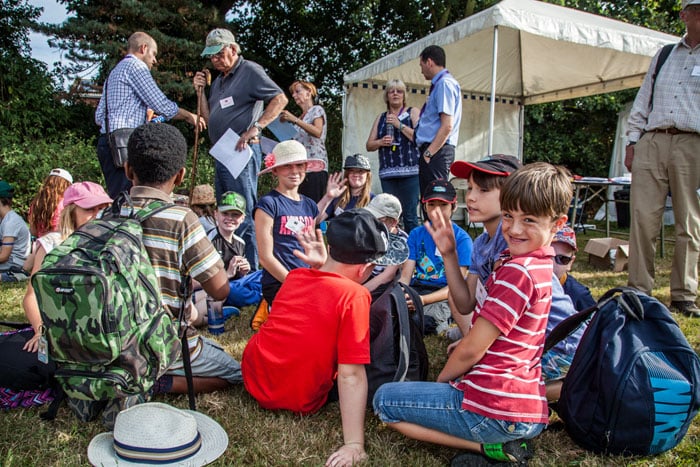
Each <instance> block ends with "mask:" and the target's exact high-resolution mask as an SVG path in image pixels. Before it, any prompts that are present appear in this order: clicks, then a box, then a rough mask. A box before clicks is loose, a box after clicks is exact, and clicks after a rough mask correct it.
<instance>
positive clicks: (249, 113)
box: [193, 29, 287, 269]
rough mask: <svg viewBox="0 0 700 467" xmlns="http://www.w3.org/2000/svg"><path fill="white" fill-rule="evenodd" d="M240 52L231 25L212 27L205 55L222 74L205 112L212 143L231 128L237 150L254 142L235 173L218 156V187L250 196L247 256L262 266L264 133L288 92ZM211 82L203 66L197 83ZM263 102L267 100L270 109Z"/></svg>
mask: <svg viewBox="0 0 700 467" xmlns="http://www.w3.org/2000/svg"><path fill="white" fill-rule="evenodd" d="M240 53H241V48H240V46H239V45H238V44H237V43H236V40H235V39H234V37H233V34H232V33H231V31H229V30H227V29H214V30H212V31H211V32H210V33H209V35H208V36H207V39H206V46H205V48H204V50H203V51H202V56H203V57H207V58H209V59H210V60H211V63H212V65H214V68H216V70H217V71H218V72H219V73H220V75H219V76H218V77H217V78H216V79H215V80H214V82H213V83H212V85H211V89H210V91H209V99H201V100H200V101H201V105H202V106H201V108H200V112H201V115H202V117H203V118H204V120H206V122H207V124H208V125H209V138H210V139H211V142H212V144H215V143H216V142H217V141H218V140H219V138H221V137H222V136H223V134H224V133H226V131H227V130H228V129H229V128H230V129H231V130H233V131H234V132H236V134H238V135H239V136H240V139H239V140H238V144H237V145H236V150H238V151H242V150H244V149H246V147H248V146H250V149H252V151H253V155H252V157H251V158H250V160H249V161H248V164H247V165H246V167H245V168H244V169H243V171H242V172H241V173H240V175H238V177H235V178H234V177H233V175H231V173H230V172H229V171H228V169H226V167H225V166H224V165H223V164H221V163H220V162H219V161H216V170H215V175H214V177H215V178H214V187H215V189H216V198H217V200H218V199H220V198H221V196H222V194H223V193H225V192H227V191H235V192H237V193H240V194H242V195H243V197H244V198H245V201H246V219H245V221H244V222H243V225H242V226H241V228H240V229H239V231H238V235H239V236H240V237H241V238H243V240H244V241H245V243H246V258H248V261H249V262H250V264H251V267H252V268H253V269H256V268H257V265H258V252H257V242H256V240H255V228H254V227H253V216H252V215H251V214H252V209H253V208H254V207H255V205H256V203H257V191H258V175H257V174H258V172H259V171H260V164H261V159H262V149H261V148H260V137H261V135H262V130H263V128H265V127H266V126H267V125H269V124H270V123H271V122H272V121H273V120H274V119H276V118H277V116H278V115H279V114H280V112H281V111H282V109H284V107H285V106H286V105H287V98H286V97H285V95H284V92H283V91H282V89H280V87H279V86H277V84H275V82H274V81H272V79H270V77H269V76H268V75H267V73H265V70H263V68H262V67H261V66H260V65H258V64H257V63H255V62H251V61H249V60H245V59H244V58H243V56H242V55H241V54H240ZM206 82H207V78H206V75H205V74H204V73H203V72H197V73H196V74H195V76H194V80H193V83H194V87H195V89H203V88H204V86H205V85H206ZM259 102H260V103H264V104H265V106H266V107H265V109H264V111H262V108H261V107H260V105H259V104H258V103H259ZM261 111H262V114H260V112H261ZM238 157H240V156H238Z"/></svg>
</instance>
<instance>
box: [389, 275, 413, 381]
mask: <svg viewBox="0 0 700 467" xmlns="http://www.w3.org/2000/svg"><path fill="white" fill-rule="evenodd" d="M389 290H390V294H391V301H392V302H393V303H394V305H395V307H396V316H397V318H398V321H399V361H398V364H397V365H396V373H395V374H394V381H403V380H404V379H405V378H406V373H408V361H409V358H410V354H411V323H410V319H411V318H410V317H409V316H408V305H407V304H406V297H405V296H404V292H403V288H401V286H399V285H398V283H394V284H392V286H391V287H390V288H389Z"/></svg>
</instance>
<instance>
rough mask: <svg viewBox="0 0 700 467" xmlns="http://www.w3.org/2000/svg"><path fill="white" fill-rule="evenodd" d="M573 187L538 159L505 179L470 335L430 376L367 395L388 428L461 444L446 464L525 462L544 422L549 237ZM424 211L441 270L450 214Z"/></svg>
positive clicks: (453, 260) (450, 247)
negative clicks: (496, 238)
mask: <svg viewBox="0 0 700 467" xmlns="http://www.w3.org/2000/svg"><path fill="white" fill-rule="evenodd" d="M572 194H573V191H572V186H571V182H570V175H569V174H568V173H567V172H566V171H565V170H563V169H561V168H557V167H554V166H551V165H549V164H546V163H535V164H530V165H527V166H525V167H523V168H521V169H519V170H517V171H515V172H513V174H511V175H510V176H509V177H508V178H507V179H506V181H505V183H504V185H503V187H502V188H501V193H500V203H501V210H502V212H503V215H502V224H501V230H502V232H503V237H504V238H505V240H506V243H507V244H508V249H507V250H505V251H504V252H503V255H502V258H501V260H499V263H500V264H496V265H495V266H494V272H493V273H492V274H491V277H490V278H489V279H488V280H487V281H486V284H485V285H484V287H482V288H481V290H477V292H476V301H477V303H476V308H475V310H474V315H473V318H472V327H471V329H470V331H469V333H468V334H467V335H466V336H465V337H464V338H463V339H462V340H461V341H460V342H459V344H458V345H457V346H456V347H455V348H454V350H453V351H452V353H451V355H450V357H449V359H448V360H447V363H446V364H445V367H444V368H443V369H442V371H441V372H440V374H439V375H438V378H437V382H436V383H424V382H403V383H388V384H385V385H383V386H382V387H380V388H379V390H378V391H377V393H376V395H375V397H374V410H375V413H377V415H378V416H379V417H380V418H381V419H382V421H384V422H385V423H387V424H389V426H390V427H392V428H394V429H396V430H398V431H400V432H401V433H403V434H405V435H407V436H409V437H411V438H415V439H419V440H424V441H430V442H433V443H438V444H442V445H445V446H449V447H452V448H458V449H464V450H465V452H464V453H461V454H459V455H458V457H456V458H455V459H454V460H453V463H452V465H484V464H487V463H488V462H490V461H496V462H499V461H502V462H516V463H518V465H526V464H527V460H528V459H529V458H530V457H532V452H531V448H530V446H529V443H528V442H526V441H525V440H527V439H530V438H533V437H535V436H537V435H538V434H539V433H540V432H541V431H542V430H543V429H544V427H545V425H546V424H547V422H548V410H547V399H546V397H545V385H544V382H543V380H542V368H541V358H542V351H543V346H544V340H545V332H546V329H547V317H548V315H549V310H550V307H551V303H552V268H553V263H552V257H553V256H554V249H553V248H552V247H551V246H550V244H551V241H552V239H553V237H554V234H555V233H556V232H557V231H558V230H559V229H561V227H563V226H564V224H565V223H566V219H567V217H566V212H567V211H568V208H569V203H570V202H571V197H572ZM428 215H429V217H430V220H431V222H432V224H431V226H429V227H428V229H429V231H430V232H431V235H432V236H433V239H434V240H435V244H436V245H437V247H438V250H439V251H440V253H441V254H442V257H443V260H444V262H445V269H448V268H449V269H450V270H452V271H454V270H458V268H459V264H458V261H457V253H456V250H455V238H454V234H453V232H452V228H451V227H450V222H449V219H445V218H444V217H443V216H442V214H441V213H440V212H439V211H437V210H434V209H433V210H429V211H428ZM477 453H481V454H483V455H484V456H486V457H487V458H488V459H489V460H487V459H484V458H482V457H481V456H480V455H479V454H477Z"/></svg>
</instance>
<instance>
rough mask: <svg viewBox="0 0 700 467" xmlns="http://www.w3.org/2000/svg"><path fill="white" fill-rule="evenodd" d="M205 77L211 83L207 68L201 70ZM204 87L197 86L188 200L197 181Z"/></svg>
mask: <svg viewBox="0 0 700 467" xmlns="http://www.w3.org/2000/svg"><path fill="white" fill-rule="evenodd" d="M202 72H203V73H204V75H205V76H206V77H207V86H209V85H211V73H210V72H209V69H208V68H204V69H203V70H202ZM203 95H204V88H203V87H198V88H197V118H196V119H195V122H194V150H193V151H192V175H191V176H190V201H191V200H192V193H193V192H194V187H195V183H197V153H198V152H199V119H200V118H202V110H201V108H202V96H203Z"/></svg>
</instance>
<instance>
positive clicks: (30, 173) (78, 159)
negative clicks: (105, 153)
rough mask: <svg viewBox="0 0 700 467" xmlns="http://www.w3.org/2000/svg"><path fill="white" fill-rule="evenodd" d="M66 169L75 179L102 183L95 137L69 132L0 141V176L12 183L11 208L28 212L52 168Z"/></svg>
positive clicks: (21, 212) (19, 211) (20, 211)
mask: <svg viewBox="0 0 700 467" xmlns="http://www.w3.org/2000/svg"><path fill="white" fill-rule="evenodd" d="M56 167H60V168H62V169H66V170H68V171H69V172H70V173H71V175H73V180H75V181H85V180H89V181H94V182H97V183H100V184H104V178H103V177H102V171H101V170H100V164H99V162H98V161H97V153H96V151H95V143H94V140H93V139H91V140H83V139H79V138H77V137H75V136H74V135H72V134H68V135H67V136H65V137H64V138H62V139H61V140H60V141H53V142H49V141H32V142H23V143H7V142H5V143H4V144H3V142H2V141H0V178H2V179H3V180H5V181H7V182H8V183H10V184H12V186H14V187H15V197H14V200H13V209H14V210H15V211H17V212H18V213H19V214H21V215H23V216H25V218H26V215H27V209H28V208H29V203H30V202H31V201H32V199H33V198H34V196H35V195H36V193H37V191H38V190H39V187H40V186H41V183H42V182H43V181H44V178H46V176H47V175H48V173H49V172H50V171H51V169H53V168H56Z"/></svg>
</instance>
